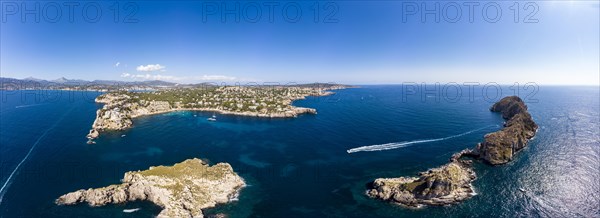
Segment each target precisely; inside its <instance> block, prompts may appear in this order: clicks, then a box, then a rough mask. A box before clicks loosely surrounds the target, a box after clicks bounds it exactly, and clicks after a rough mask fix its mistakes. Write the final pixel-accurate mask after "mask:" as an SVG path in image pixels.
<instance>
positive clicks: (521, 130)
mask: <svg viewBox="0 0 600 218" xmlns="http://www.w3.org/2000/svg"><path fill="white" fill-rule="evenodd" d="M490 110H491V111H493V112H500V113H502V117H503V118H504V119H507V121H506V122H505V124H504V128H503V129H501V130H500V131H497V132H493V133H489V134H487V135H485V137H484V141H483V142H481V143H479V144H478V145H477V146H476V148H475V149H474V150H471V149H465V150H462V151H460V152H458V153H455V154H454V155H452V157H451V158H450V163H448V164H446V165H443V166H441V167H439V168H435V169H431V170H429V171H427V172H421V173H419V177H399V178H379V179H375V181H374V182H373V183H372V186H373V188H372V189H369V190H367V195H368V196H370V197H373V198H379V199H382V200H386V201H391V202H394V203H397V204H400V205H405V206H409V207H418V206H420V205H447V204H454V203H457V202H459V201H462V200H465V199H467V198H469V197H471V196H473V195H474V192H473V187H472V184H471V182H472V181H473V180H475V178H476V176H475V172H474V171H473V169H472V167H471V163H472V161H471V160H462V159H461V158H462V157H465V156H466V157H473V158H481V159H484V160H485V161H486V162H488V163H490V164H492V165H497V164H504V163H507V162H509V161H511V160H512V158H513V155H514V154H515V153H516V152H517V151H519V150H521V149H523V148H524V147H525V146H526V145H527V142H528V141H529V139H531V138H533V137H534V136H535V133H536V131H537V128H538V126H537V124H536V123H535V122H534V121H533V119H532V118H531V115H530V114H529V112H527V106H526V105H525V103H524V102H523V101H522V100H521V99H520V98H519V97H517V96H509V97H505V98H503V99H501V100H500V101H498V102H497V103H495V104H494V105H492V107H491V108H490Z"/></svg>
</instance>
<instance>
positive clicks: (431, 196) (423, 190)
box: [367, 162, 476, 207]
mask: <svg viewBox="0 0 600 218" xmlns="http://www.w3.org/2000/svg"><path fill="white" fill-rule="evenodd" d="M475 178H476V176H475V172H474V171H473V170H472V169H471V168H470V167H469V166H467V165H464V164H463V163H461V162H451V163H448V164H446V165H443V166H441V167H438V168H434V169H430V170H428V171H427V172H422V173H420V175H419V177H399V178H379V179H376V180H375V181H374V182H373V184H372V186H373V188H372V189H370V190H368V191H367V195H368V196H370V197H373V198H379V199H382V200H386V201H391V202H394V203H397V204H400V205H403V206H408V207H419V206H420V205H423V204H427V205H446V204H454V203H458V202H460V201H463V200H465V199H467V198H469V197H471V196H473V193H474V192H473V188H472V185H471V182H472V181H473V180H474V179H475Z"/></svg>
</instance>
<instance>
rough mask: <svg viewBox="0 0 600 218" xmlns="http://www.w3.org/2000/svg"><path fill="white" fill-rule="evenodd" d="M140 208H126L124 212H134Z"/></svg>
mask: <svg viewBox="0 0 600 218" xmlns="http://www.w3.org/2000/svg"><path fill="white" fill-rule="evenodd" d="M138 210H140V208H134V209H124V210H123V213H133V212H136V211H138Z"/></svg>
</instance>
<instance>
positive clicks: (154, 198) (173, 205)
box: [55, 158, 245, 217]
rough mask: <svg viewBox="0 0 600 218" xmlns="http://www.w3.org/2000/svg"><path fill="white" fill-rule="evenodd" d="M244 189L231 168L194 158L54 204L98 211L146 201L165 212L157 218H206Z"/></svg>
mask: <svg viewBox="0 0 600 218" xmlns="http://www.w3.org/2000/svg"><path fill="white" fill-rule="evenodd" d="M244 186H245V183H244V180H243V179H242V178H241V177H240V176H238V175H237V174H236V173H235V172H234V171H233V169H232V168H231V166H230V165H229V164H227V163H218V164H216V165H213V166H208V164H206V163H204V162H203V161H202V160H200V159H196V158H194V159H188V160H185V161H183V162H181V163H177V164H175V165H173V166H157V167H150V169H148V170H144V171H133V172H127V173H125V176H124V177H123V180H122V183H121V184H116V185H110V186H107V187H103V188H94V189H87V190H84V189H82V190H78V191H75V192H71V193H68V194H65V195H63V196H60V197H59V198H58V199H56V202H55V203H56V204H58V205H72V204H77V203H82V202H86V203H88V204H89V205H90V206H94V207H96V206H103V205H107V204H119V203H125V202H130V201H138V200H145V201H150V202H153V203H154V204H156V205H158V206H160V207H162V208H163V210H162V211H161V212H160V214H158V217H203V213H202V209H205V208H210V207H214V206H215V205H216V204H220V203H227V202H229V201H230V199H232V197H234V196H236V195H237V194H238V192H239V191H240V189H241V188H242V187H244Z"/></svg>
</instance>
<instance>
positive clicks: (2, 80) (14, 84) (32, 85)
mask: <svg viewBox="0 0 600 218" xmlns="http://www.w3.org/2000/svg"><path fill="white" fill-rule="evenodd" d="M178 85H179V84H177V83H172V82H165V81H160V80H150V81H131V82H126V81H117V80H94V81H87V80H80V79H67V78H65V77H60V78H58V79H54V80H43V79H37V78H33V77H27V78H24V79H15V78H7V77H0V89H11V90H12V89H77V90H79V89H82V90H83V89H93V90H101V89H153V88H169V87H176V86H178Z"/></svg>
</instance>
